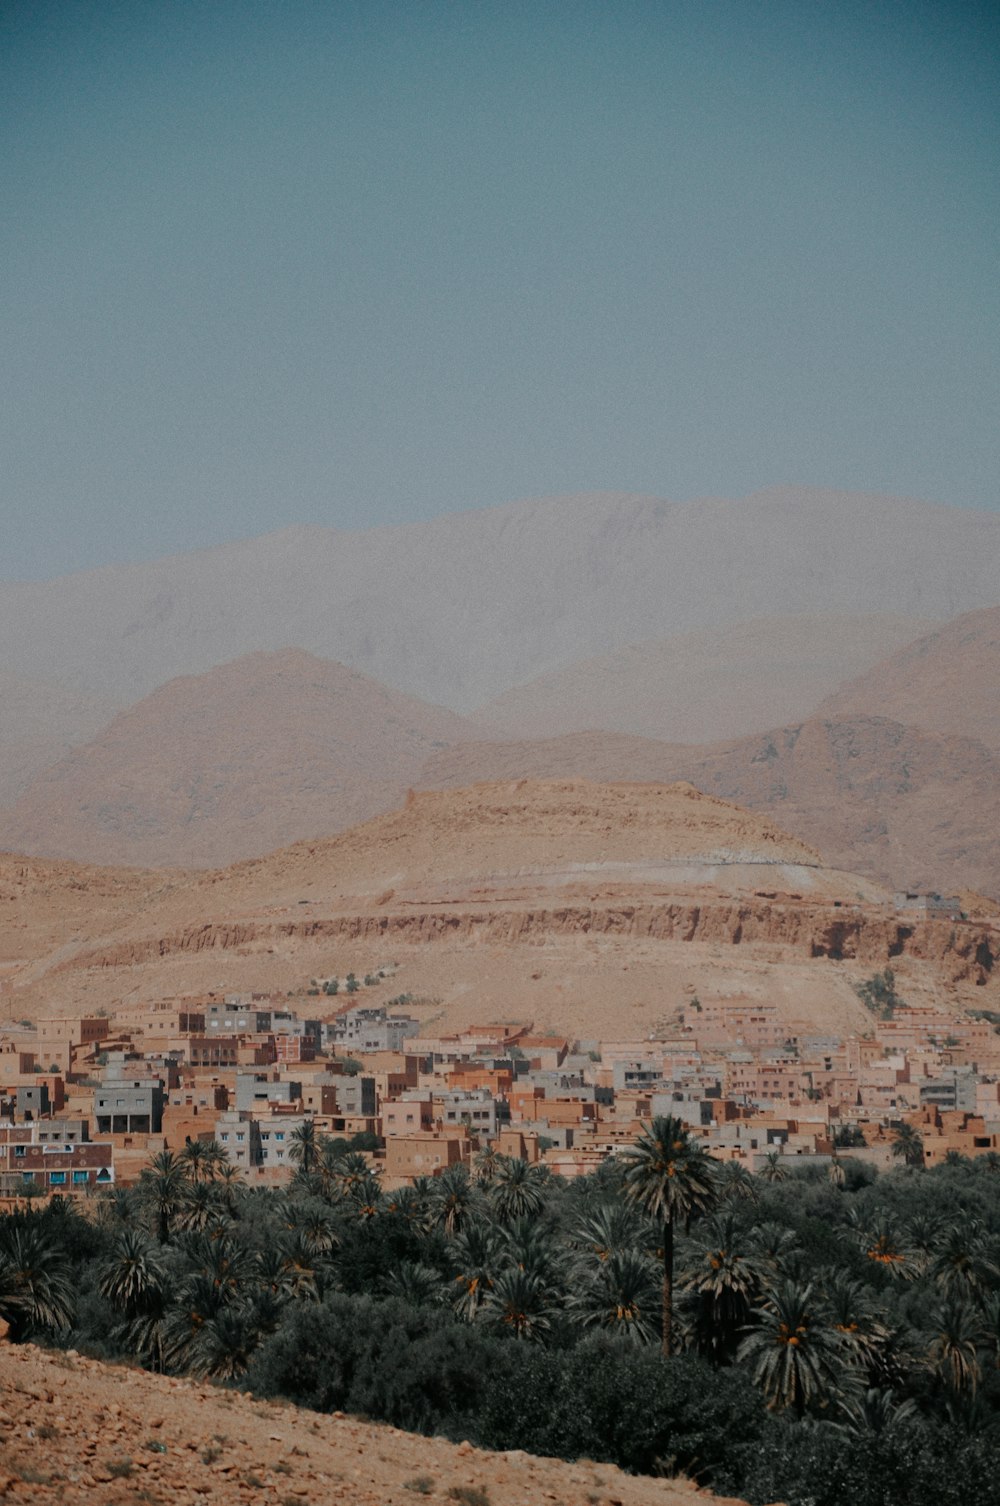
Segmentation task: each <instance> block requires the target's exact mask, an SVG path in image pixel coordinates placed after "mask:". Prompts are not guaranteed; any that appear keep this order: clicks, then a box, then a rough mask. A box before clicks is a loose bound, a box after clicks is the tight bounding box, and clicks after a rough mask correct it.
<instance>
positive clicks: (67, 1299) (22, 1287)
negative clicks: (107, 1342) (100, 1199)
mask: <svg viewBox="0 0 1000 1506" xmlns="http://www.w3.org/2000/svg"><path fill="white" fill-rule="evenodd" d="M74 1296H75V1293H74V1287H73V1280H72V1276H71V1272H70V1266H69V1262H68V1261H67V1259H66V1257H65V1255H64V1254H63V1252H62V1251H61V1250H60V1249H59V1248H58V1246H57V1245H56V1244H55V1243H54V1242H53V1241H52V1240H51V1239H50V1238H49V1236H48V1235H47V1234H46V1233H45V1231H44V1230H43V1229H42V1228H41V1227H40V1226H39V1225H38V1224H37V1223H36V1222H35V1219H34V1218H31V1219H30V1220H29V1221H28V1222H27V1223H26V1224H23V1225H21V1226H20V1227H11V1226H10V1225H8V1227H7V1228H6V1229H4V1231H3V1233H2V1236H0V1318H4V1319H5V1320H6V1322H8V1323H9V1324H10V1328H11V1334H12V1337H13V1338H14V1339H15V1340H18V1339H21V1338H23V1337H24V1335H25V1334H26V1333H30V1332H32V1331H33V1330H34V1329H36V1328H68V1327H69V1325H70V1323H71V1321H72V1317H73V1308H74Z"/></svg>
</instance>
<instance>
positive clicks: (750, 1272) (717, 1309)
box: [681, 1211, 764, 1363]
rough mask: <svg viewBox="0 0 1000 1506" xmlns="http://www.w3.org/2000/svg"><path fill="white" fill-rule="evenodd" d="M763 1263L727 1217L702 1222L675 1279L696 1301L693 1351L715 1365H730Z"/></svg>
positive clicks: (734, 1220) (728, 1214)
mask: <svg viewBox="0 0 1000 1506" xmlns="http://www.w3.org/2000/svg"><path fill="white" fill-rule="evenodd" d="M763 1276H764V1262H763V1261H762V1260H761V1258H760V1257H759V1256H758V1255H755V1253H754V1251H753V1248H752V1245H751V1244H750V1241H749V1240H748V1239H747V1236H746V1233H745V1231H744V1229H743V1227H742V1226H741V1224H740V1222H739V1220H738V1219H737V1218H736V1217H735V1216H734V1214H733V1213H732V1212H731V1211H730V1212H725V1213H721V1214H716V1215H715V1216H714V1217H713V1218H710V1219H708V1220H707V1221H706V1223H705V1224H704V1226H703V1227H702V1230H701V1236H700V1238H699V1239H698V1240H697V1241H696V1243H695V1245H694V1248H693V1250H692V1251H691V1256H690V1258H689V1260H688V1261H687V1262H686V1264H685V1269H684V1271H683V1273H682V1276H681V1286H682V1288H683V1290H684V1291H687V1292H691V1293H693V1294H694V1295H695V1296H696V1297H697V1299H698V1317H697V1319H696V1321H695V1330H696V1333H697V1335H698V1342H699V1347H700V1348H701V1349H702V1351H703V1352H705V1353H706V1354H708V1355H709V1356H710V1357H711V1358H712V1359H714V1360H715V1361H716V1362H717V1363H724V1362H727V1361H728V1360H731V1359H732V1357H733V1355H734V1354H735V1352H736V1347H737V1344H738V1343H739V1335H740V1333H741V1331H742V1330H743V1329H744V1328H745V1327H746V1325H747V1322H748V1321H749V1318H750V1311H751V1307H752V1305H753V1303H754V1301H755V1300H756V1298H757V1297H758V1295H759V1292H760V1288H761V1284H762V1281H763Z"/></svg>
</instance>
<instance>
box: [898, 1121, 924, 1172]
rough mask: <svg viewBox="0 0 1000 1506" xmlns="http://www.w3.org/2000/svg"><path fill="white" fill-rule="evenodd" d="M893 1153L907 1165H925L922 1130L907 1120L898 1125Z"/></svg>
mask: <svg viewBox="0 0 1000 1506" xmlns="http://www.w3.org/2000/svg"><path fill="white" fill-rule="evenodd" d="M892 1153H893V1155H894V1156H895V1158H896V1160H897V1161H902V1162H903V1163H904V1165H906V1166H923V1164H924V1141H923V1136H922V1135H921V1134H920V1131H919V1130H916V1129H914V1127H913V1125H912V1124H907V1123H906V1122H905V1121H904V1122H903V1123H902V1124H900V1125H898V1126H897V1128H896V1130H895V1132H894V1134H893V1137H892Z"/></svg>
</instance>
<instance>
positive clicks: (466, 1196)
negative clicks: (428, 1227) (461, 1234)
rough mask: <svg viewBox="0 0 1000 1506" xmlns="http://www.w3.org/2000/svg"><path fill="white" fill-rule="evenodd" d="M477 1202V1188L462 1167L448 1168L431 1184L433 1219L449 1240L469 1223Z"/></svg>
mask: <svg viewBox="0 0 1000 1506" xmlns="http://www.w3.org/2000/svg"><path fill="white" fill-rule="evenodd" d="M476 1201H477V1189H476V1186H475V1184H474V1182H473V1180H472V1178H471V1177H470V1176H469V1173H468V1171H467V1170H466V1168H465V1167H464V1166H462V1165H457V1166H448V1167H446V1168H445V1170H444V1171H443V1172H442V1173H441V1175H440V1176H439V1177H435V1178H434V1180H433V1182H432V1183H431V1188H430V1204H431V1210H432V1217H433V1220H434V1222H435V1223H436V1224H439V1225H440V1226H441V1228H443V1229H444V1232H445V1234H447V1236H448V1238H449V1239H450V1238H451V1237H452V1236H453V1235H455V1234H457V1233H458V1231H459V1229H460V1228H461V1227H462V1225H463V1224H464V1223H466V1222H467V1220H468V1218H469V1216H470V1214H471V1213H472V1212H473V1211H474V1209H475V1206H476Z"/></svg>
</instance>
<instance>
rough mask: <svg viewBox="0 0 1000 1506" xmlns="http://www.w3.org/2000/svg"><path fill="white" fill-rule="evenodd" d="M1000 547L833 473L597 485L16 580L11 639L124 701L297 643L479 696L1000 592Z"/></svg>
mask: <svg viewBox="0 0 1000 1506" xmlns="http://www.w3.org/2000/svg"><path fill="white" fill-rule="evenodd" d="M998 562H1000V514H996V513H988V512H977V511H972V510H963V509H959V508H951V507H939V506H931V505H929V504H925V503H920V502H914V501H909V500H906V499H899V498H892V497H884V496H878V495H870V494H863V493H843V492H832V491H824V490H821V489H816V488H813V489H810V488H774V489H771V490H768V491H762V492H757V493H754V494H753V495H752V496H749V497H746V498H743V499H741V500H737V501H733V500H726V499H716V498H706V499H702V500H698V501H695V502H690V503H684V504H677V503H671V502H667V501H664V500H661V499H658V498H651V497H638V496H633V495H628V494H623V493H586V494H582V495H579V496H569V497H555V498H543V499H541V500H534V501H528V502H514V503H510V504H508V505H505V506H501V507H493V508H488V509H485V510H482V511H479V512H468V513H461V514H457V515H455V516H450V517H442V518H438V519H435V520H434V521H433V522H429V523H418V524H410V525H406V526H401V527H384V528H376V529H370V530H368V531H366V532H362V533H338V532H336V531H333V530H330V529H324V528H292V529H286V530H285V531H283V532H281V533H277V534H273V535H270V536H267V537H264V538H259V539H252V540H249V541H248V542H246V543H242V544H233V545H227V546H225V547H223V548H219V549H211V550H206V551H203V552H201V553H196V554H189V555H179V556H176V557H174V558H171V559H164V560H158V561H155V562H153V563H151V564H148V565H135V566H114V567H108V568H105V569H102V570H95V571H88V572H84V573H81V574H78V575H72V576H68V577H65V578H64V579H61V580H58V581H51V582H47V583H42V584H34V583H32V584H4V585H0V643H2V644H3V645H4V650H3V661H4V662H5V663H6V665H7V667H8V668H10V669H13V670H16V671H18V672H19V673H21V674H24V675H28V676H31V677H34V678H41V679H50V680H56V681H61V682H64V683H67V684H72V685H74V686H75V687H77V688H78V689H87V690H89V691H92V692H99V693H101V694H104V695H111V696H113V697H115V698H117V699H119V700H120V701H133V700H135V699H137V698H138V697H139V696H142V695H145V694H148V693H149V692H150V691H151V690H153V689H155V688H156V687H157V686H158V685H161V684H162V683H163V682H164V681H166V680H168V679H170V678H172V677H174V676H176V675H180V674H190V673H195V672H198V671H202V670H205V669H209V668H211V667H212V666H213V665H216V664H220V663H223V662H224V661H226V660H229V659H234V658H237V657H239V656H241V655H243V654H246V653H249V652H253V651H255V650H258V649H267V650H273V649H279V648H284V647H286V646H288V645H289V644H295V645H297V646H299V647H301V648H304V649H307V650H309V651H310V652H312V653H316V654H320V655H322V656H324V657H327V658H331V659H337V660H340V661H341V662H343V663H345V664H348V665H350V666H351V667H352V668H354V669H358V670H361V671H363V672H364V673H366V674H371V675H374V676H375V677H376V678H377V679H380V680H383V681H385V682H386V683H387V684H390V685H393V686H396V687H397V688H398V689H401V690H406V691H408V692H409V693H411V694H415V695H419V696H422V697H424V698H426V699H428V700H431V701H434V702H437V703H440V704H442V705H446V706H450V707H452V708H453V709H457V710H466V709H469V708H471V707H473V706H477V705H481V704H482V703H483V702H485V701H487V700H489V699H490V698H492V697H494V696H496V695H499V694H500V693H501V692H502V691H504V690H506V689H509V688H510V687H511V686H513V685H517V684H520V683H522V682H524V681H526V680H529V679H531V678H532V677H534V676H536V675H539V674H542V673H545V672H546V671H549V670H553V669H556V668H560V667H563V666H565V665H567V664H571V663H573V662H574V661H576V660H578V659H580V658H585V657H588V656H594V655H599V654H606V653H608V652H610V651H611V650H614V649H617V648H621V647H624V646H625V645H627V644H630V643H641V642H644V641H648V640H652V639H660V638H665V637H668V636H671V635H673V634H676V633H684V632H689V631H691V630H693V629H696V628H702V627H719V626H722V625H725V624H727V623H736V622H743V621H748V620H751V619H753V618H758V617H763V616H780V615H787V614H795V613H807V614H816V613H820V614H824V613H837V614H854V613H862V614H870V613H890V614H897V615H902V616H911V617H912V616H917V617H924V618H933V619H943V618H948V617H952V616H954V615H955V614H956V613H959V612H964V611H970V610H973V609H974V608H978V607H984V606H992V605H995V604H996V601H997V578H998Z"/></svg>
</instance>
